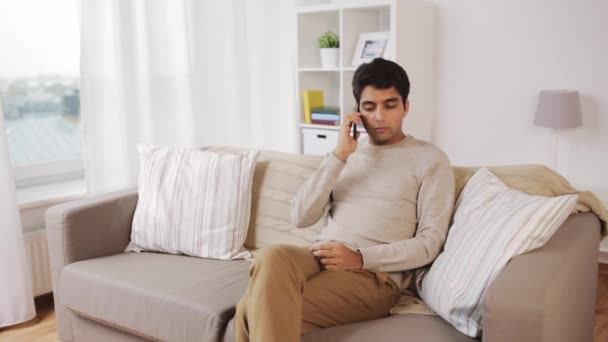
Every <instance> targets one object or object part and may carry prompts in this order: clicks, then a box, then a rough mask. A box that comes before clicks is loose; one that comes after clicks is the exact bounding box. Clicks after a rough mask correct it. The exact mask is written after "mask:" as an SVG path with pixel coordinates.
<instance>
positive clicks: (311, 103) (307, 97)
mask: <svg viewBox="0 0 608 342" xmlns="http://www.w3.org/2000/svg"><path fill="white" fill-rule="evenodd" d="M302 105H303V107H304V123H307V124H309V123H312V118H311V116H310V115H311V113H312V109H313V108H315V107H323V106H324V105H325V101H324V99H323V91H322V90H305V91H304V92H303V93H302Z"/></svg>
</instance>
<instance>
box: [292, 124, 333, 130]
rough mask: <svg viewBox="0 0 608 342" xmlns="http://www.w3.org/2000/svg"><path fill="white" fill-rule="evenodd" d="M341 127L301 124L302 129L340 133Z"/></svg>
mask: <svg viewBox="0 0 608 342" xmlns="http://www.w3.org/2000/svg"><path fill="white" fill-rule="evenodd" d="M340 127H341V126H330V125H316V124H304V123H303V124H300V128H314V129H326V130H329V131H339V130H340Z"/></svg>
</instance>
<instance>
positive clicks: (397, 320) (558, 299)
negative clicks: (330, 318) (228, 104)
mask: <svg viewBox="0 0 608 342" xmlns="http://www.w3.org/2000/svg"><path fill="white" fill-rule="evenodd" d="M208 150H216V151H226V152H231V151H235V150H238V149H236V148H227V147H226V148H225V147H212V148H208ZM321 160H322V157H320V156H307V155H298V154H290V153H281V152H275V151H261V152H260V155H259V157H258V161H257V163H256V169H255V173H254V179H253V189H252V213H251V219H250V226H249V231H248V235H247V241H246V242H245V247H246V248H248V249H250V250H252V251H253V253H254V254H255V250H256V249H259V248H261V247H264V246H267V245H271V244H275V243H290V244H297V245H306V244H308V243H310V242H311V241H312V238H313V237H314V235H316V233H317V232H318V230H319V229H320V227H322V226H323V223H324V222H323V219H321V220H320V221H319V222H318V223H317V224H315V225H313V226H311V227H308V228H304V229H297V228H295V227H294V226H293V225H291V223H290V222H289V201H290V200H291V198H293V196H294V195H295V193H296V191H297V190H298V188H299V187H300V186H301V184H303V182H304V181H305V180H306V179H307V177H309V176H310V175H311V174H312V173H313V172H314V171H315V170H316V168H317V167H318V166H319V164H320V162H321ZM136 205H137V189H126V190H122V191H118V192H113V193H108V194H102V195H95V196H90V197H87V198H84V199H81V200H77V201H73V202H69V203H64V204H60V205H57V206H54V207H51V208H50V209H49V210H48V211H47V213H46V227H47V228H46V229H47V234H48V242H49V250H50V259H51V269H52V281H53V294H54V299H55V312H56V321H57V332H58V336H59V338H60V340H61V341H66V342H67V341H87V342H95V341H233V340H234V323H233V320H232V319H233V316H234V313H235V306H236V304H237V302H238V300H239V299H240V297H241V296H242V295H243V294H244V292H245V289H246V288H247V284H248V280H249V274H248V267H249V264H250V261H248V260H232V261H223V260H212V259H202V258H195V257H189V256H184V255H168V254H161V253H153V252H141V253H135V252H125V248H126V247H127V246H128V244H129V241H130V231H131V223H132V219H133V214H134V210H135V207H136ZM599 241H600V221H599V219H598V218H597V217H596V216H595V215H594V214H592V213H578V214H574V215H571V216H570V217H569V218H568V219H567V220H566V221H565V222H564V223H563V225H562V226H561V227H560V228H559V230H558V231H557V233H556V234H555V235H554V236H553V237H552V238H551V240H550V241H549V242H548V243H547V244H546V245H545V246H543V247H542V248H540V249H537V250H535V251H533V252H530V253H527V254H524V255H521V256H519V257H516V258H514V259H512V260H511V261H510V262H509V263H508V264H507V266H506V267H505V268H504V269H503V270H502V271H501V273H500V274H499V276H498V277H497V278H496V279H495V281H494V282H493V283H492V284H490V287H489V290H488V291H487V293H486V296H485V298H484V301H483V335H482V340H484V341H492V342H499V341H505V342H507V341H509V342H512V341H519V342H525V341H535V342H538V341H552V342H555V341H592V338H593V322H594V307H595V295H596V280H597V267H598V244H599ZM302 341H307V342H311V341H349V342H358V341H361V342H367V341H427V342H433V341H437V342H439V341H463V342H464V341H473V339H471V338H470V337H467V336H465V335H463V334H461V333H460V332H458V331H457V330H456V329H454V328H453V327H452V326H451V325H450V324H449V323H447V322H446V321H444V320H443V319H442V318H441V317H439V316H430V315H419V314H400V315H392V316H389V317H386V318H382V319H378V320H374V321H368V322H362V323H356V324H350V325H345V326H339V327H332V328H327V329H322V330H318V331H313V332H311V333H309V334H307V335H304V336H303V337H302Z"/></svg>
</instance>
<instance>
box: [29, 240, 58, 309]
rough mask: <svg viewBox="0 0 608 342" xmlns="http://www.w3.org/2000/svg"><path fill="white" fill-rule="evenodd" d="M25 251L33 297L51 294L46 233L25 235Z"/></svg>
mask: <svg viewBox="0 0 608 342" xmlns="http://www.w3.org/2000/svg"><path fill="white" fill-rule="evenodd" d="M23 237H24V240H25V251H26V254H27V259H28V262H29V264H30V267H31V269H32V291H33V293H34V297H37V296H40V295H43V294H46V293H50V292H53V286H52V283H51V262H50V259H49V247H48V244H47V239H46V231H45V230H38V231H35V232H29V233H25V234H24V235H23Z"/></svg>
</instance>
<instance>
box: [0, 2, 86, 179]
mask: <svg viewBox="0 0 608 342" xmlns="http://www.w3.org/2000/svg"><path fill="white" fill-rule="evenodd" d="M79 39H80V38H79V32H78V12H77V3H76V1H75V0H54V1H44V0H23V1H7V2H4V3H3V4H2V5H0V42H1V43H0V55H2V56H3V59H2V63H0V101H1V105H2V109H3V112H4V120H5V126H6V135H7V138H8V147H9V154H10V159H11V163H12V165H13V167H14V169H15V172H14V174H15V178H16V182H17V187H18V188H19V187H26V186H32V185H37V184H46V183H51V182H57V181H64V180H73V179H78V178H83V177H84V169H83V162H82V154H81V145H82V138H81V130H80V89H79V88H80V87H79V69H80V61H79V59H80V43H79Z"/></svg>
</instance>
